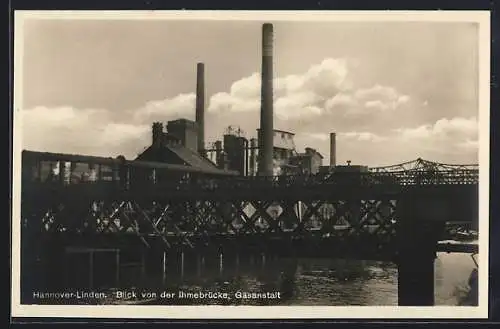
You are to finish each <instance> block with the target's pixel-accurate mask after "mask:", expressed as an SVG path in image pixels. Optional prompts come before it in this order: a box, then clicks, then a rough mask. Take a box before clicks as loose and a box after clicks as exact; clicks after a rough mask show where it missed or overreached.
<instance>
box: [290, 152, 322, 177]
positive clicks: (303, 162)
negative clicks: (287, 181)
mask: <svg viewBox="0 0 500 329" xmlns="http://www.w3.org/2000/svg"><path fill="white" fill-rule="evenodd" d="M289 164H290V165H291V166H294V167H296V168H298V171H299V173H302V174H313V175H314V174H317V173H318V172H319V170H320V168H321V167H322V166H323V156H322V155H321V153H319V152H318V151H316V150H315V149H313V148H310V147H306V149H305V152H304V153H298V154H297V155H295V156H292V157H291V158H290V159H289Z"/></svg>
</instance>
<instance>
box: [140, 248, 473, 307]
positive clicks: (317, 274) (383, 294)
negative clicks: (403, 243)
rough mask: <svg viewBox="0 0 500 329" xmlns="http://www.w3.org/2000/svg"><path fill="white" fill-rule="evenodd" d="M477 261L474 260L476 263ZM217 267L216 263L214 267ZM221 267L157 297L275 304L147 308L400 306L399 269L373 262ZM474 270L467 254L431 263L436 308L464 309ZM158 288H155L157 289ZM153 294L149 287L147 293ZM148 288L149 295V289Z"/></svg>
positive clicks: (177, 279) (180, 280) (187, 277)
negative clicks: (251, 295)
mask: <svg viewBox="0 0 500 329" xmlns="http://www.w3.org/2000/svg"><path fill="white" fill-rule="evenodd" d="M476 259H477V258H476ZM214 263H217V262H214ZM217 265H220V264H213V266H212V267H209V266H207V267H206V268H205V270H204V271H203V273H201V274H200V271H199V270H198V271H196V270H185V271H183V273H182V275H180V276H179V273H178V272H177V273H172V272H171V273H170V276H169V278H168V279H167V281H168V284H166V285H163V286H158V284H157V283H154V282H157V281H156V280H155V279H153V278H148V280H149V281H150V283H151V284H152V285H154V286H155V287H156V288H154V289H153V290H154V291H156V292H157V293H158V295H159V294H161V292H166V293H178V292H179V291H183V292H191V293H197V292H205V293H207V292H227V293H228V294H229V295H230V296H231V295H232V296H234V293H235V292H236V291H243V292H257V293H266V292H276V291H279V292H280V293H281V298H280V299H279V300H277V299H244V300H241V299H238V300H235V299H234V298H233V299H232V300H231V301H227V300H221V299H210V298H198V299H192V298H191V299H189V298H188V299H178V298H173V299H172V298H170V299H169V298H167V299H165V298H163V299H161V298H158V299H156V300H154V301H151V302H149V303H148V304H171V305H193V304H223V305H296V306H299V305H304V306H306V305H307V306H310V305H316V306H354V305H360V306H396V305H397V304H398V286H397V281H398V279H397V276H398V273H397V267H396V266H395V265H394V264H392V263H385V262H376V261H354V260H328V259H298V260H290V259H288V260H286V259H285V260H280V259H274V260H272V259H268V260H266V261H259V260H253V261H252V262H241V263H239V266H238V267H237V269H235V268H234V266H232V267H230V266H228V265H224V266H223V267H224V270H222V271H221V268H220V266H217ZM475 268H476V265H475V263H474V260H473V259H472V258H471V255H470V254H459V253H450V254H446V253H439V254H438V257H437V259H436V261H435V304H436V305H449V306H453V305H461V304H462V305H463V300H464V298H465V297H466V295H467V293H469V292H470V290H471V289H470V287H469V282H468V281H469V277H470V275H471V272H472V271H473V270H474V269H475ZM158 287H159V288H158ZM151 289H152V288H151ZM151 289H150V290H151Z"/></svg>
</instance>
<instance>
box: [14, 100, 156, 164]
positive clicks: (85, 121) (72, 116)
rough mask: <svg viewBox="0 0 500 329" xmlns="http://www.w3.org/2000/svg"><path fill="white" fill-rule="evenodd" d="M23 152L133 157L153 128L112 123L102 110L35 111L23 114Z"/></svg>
mask: <svg viewBox="0 0 500 329" xmlns="http://www.w3.org/2000/svg"><path fill="white" fill-rule="evenodd" d="M21 129H22V140H23V143H22V144H23V148H24V149H30V150H38V151H50V152H61V153H78V154H87V155H100V156H113V155H119V154H123V155H125V156H126V157H128V158H131V157H134V156H135V155H136V154H135V151H136V150H138V149H140V148H141V147H143V146H144V145H147V142H148V141H149V136H150V132H149V129H150V125H149V124H148V125H137V124H133V123H117V122H111V117H110V115H109V112H108V111H106V110H103V109H75V108H72V107H69V106H66V107H56V108H47V107H43V106H40V107H35V108H32V109H29V110H24V111H22V112H21Z"/></svg>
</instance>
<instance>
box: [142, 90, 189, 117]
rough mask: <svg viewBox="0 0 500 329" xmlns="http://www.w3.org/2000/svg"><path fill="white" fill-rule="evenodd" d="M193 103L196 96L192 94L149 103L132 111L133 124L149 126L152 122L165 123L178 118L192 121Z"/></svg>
mask: <svg viewBox="0 0 500 329" xmlns="http://www.w3.org/2000/svg"><path fill="white" fill-rule="evenodd" d="M195 102H196V96H195V94H193V93H190V94H180V95H177V96H175V97H173V98H168V99H163V100H155V101H149V102H147V103H146V104H145V105H144V106H143V107H141V108H139V109H134V110H132V112H133V113H132V118H133V122H134V123H140V124H142V123H144V124H150V123H151V122H154V121H165V120H166V119H172V118H178V117H185V118H189V119H194V109H195Z"/></svg>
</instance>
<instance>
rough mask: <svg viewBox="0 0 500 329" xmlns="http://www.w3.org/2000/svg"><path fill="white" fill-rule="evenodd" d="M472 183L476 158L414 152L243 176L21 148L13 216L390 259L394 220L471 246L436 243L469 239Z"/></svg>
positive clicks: (89, 229) (165, 240)
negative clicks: (322, 170) (306, 171)
mask: <svg viewBox="0 0 500 329" xmlns="http://www.w3.org/2000/svg"><path fill="white" fill-rule="evenodd" d="M54 163H58V166H59V170H58V171H57V170H54V169H55V166H54ZM68 163H70V165H68ZM76 163H77V164H78V165H75V164H76ZM47 168H49V169H48V170H47ZM63 168H70V169H69V171H70V173H69V174H68V170H63ZM77 168H79V169H77ZM82 168H83V169H82ZM71 170H73V172H76V171H77V170H80V171H82V170H83V171H85V170H87V174H88V175H87V176H88V177H89V178H87V179H86V180H84V179H81V180H77V181H72V180H71ZM80 176H81V177H83V174H82V175H80ZM68 177H69V178H68ZM477 185H478V166H477V165H468V166H465V165H464V166H456V165H443V164H438V163H433V162H429V161H424V160H421V159H418V160H416V161H413V162H408V163H404V164H400V165H396V166H390V167H380V168H371V169H369V171H368V172H342V173H335V172H333V173H328V174H323V175H309V176H279V177H241V176H234V175H231V174H228V175H221V174H220V173H215V172H214V173H200V172H196V171H193V170H191V169H189V167H185V168H182V166H175V165H168V164H164V163H152V162H137V161H126V160H124V159H111V158H98V157H87V156H75V155H64V154H47V153H43V154H42V153H36V152H25V153H24V154H23V182H22V207H21V216H22V227H23V232H27V233H26V234H25V236H30V237H33V236H37V235H47V234H50V235H51V236H57V237H58V239H63V240H65V241H66V243H67V244H82V245H83V244H86V243H90V242H88V241H92V244H93V245H110V244H120V243H128V244H129V243H130V241H132V240H131V239H133V240H134V241H138V242H139V243H140V244H142V245H144V246H147V247H154V246H157V247H159V248H163V249H165V250H168V249H171V248H188V249H198V250H199V249H203V248H208V247H214V246H215V247H220V248H226V249H227V248H229V249H240V248H268V249H270V250H271V249H272V250H281V251H282V252H285V253H286V252H291V251H292V250H293V251H294V252H295V251H297V250H299V251H300V252H302V253H305V254H321V253H325V254H327V255H328V256H335V255H338V256H342V257H351V258H362V259H393V258H394V257H395V256H397V254H398V252H399V250H400V249H401V241H402V238H401V237H402V236H403V235H402V234H401V233H400V232H403V231H402V230H401V226H402V224H404V226H405V227H406V229H405V230H408V227H413V228H415V229H416V231H418V232H420V233H419V234H420V236H422V234H423V236H424V240H426V239H427V240H428V241H431V244H432V245H434V246H435V247H436V249H435V251H436V250H437V251H439V250H441V251H462V252H475V251H477V246H476V247H470V245H469V247H457V246H456V245H455V244H454V245H448V247H443V245H442V244H438V243H437V242H438V241H442V240H466V239H469V240H473V239H475V238H477V233H476V232H477V220H478V219H477ZM417 214H418V215H417ZM410 217H411V218H410ZM413 217H418V219H419V220H420V219H424V220H422V221H420V222H418V221H415V220H414V219H412V218H413ZM410 221H411V222H412V224H411V225H406V224H405V223H406V222H410ZM412 225H413V226H412ZM416 231H415V232H416ZM422 232H425V233H422ZM405 234H406V235H405V237H408V236H411V234H410V235H407V233H405ZM410 240H411V239H410ZM125 241H126V242H125ZM415 241H416V240H415ZM419 241H421V240H419ZM432 241H434V242H432ZM416 243H419V242H418V241H417V242H416ZM439 246H441V247H439Z"/></svg>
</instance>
